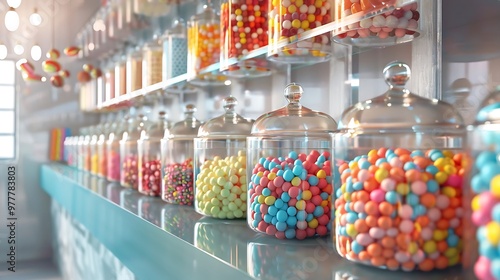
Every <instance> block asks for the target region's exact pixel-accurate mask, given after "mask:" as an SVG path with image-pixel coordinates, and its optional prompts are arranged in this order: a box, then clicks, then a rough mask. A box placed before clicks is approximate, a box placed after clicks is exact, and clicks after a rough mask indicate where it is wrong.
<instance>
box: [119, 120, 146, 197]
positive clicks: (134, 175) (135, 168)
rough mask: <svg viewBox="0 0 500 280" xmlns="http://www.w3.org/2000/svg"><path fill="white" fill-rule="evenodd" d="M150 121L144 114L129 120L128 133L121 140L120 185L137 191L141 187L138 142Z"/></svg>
mask: <svg viewBox="0 0 500 280" xmlns="http://www.w3.org/2000/svg"><path fill="white" fill-rule="evenodd" d="M147 125H148V121H147V118H146V117H145V116H144V115H143V114H139V115H138V116H137V117H135V118H132V119H130V120H129V124H128V128H127V131H125V132H124V133H123V134H122V139H121V140H120V184H121V185H122V186H123V187H125V188H132V189H134V190H137V189H138V187H139V164H138V158H137V156H138V151H137V140H139V139H140V137H141V132H142V131H143V130H144V129H145V128H146V127H147Z"/></svg>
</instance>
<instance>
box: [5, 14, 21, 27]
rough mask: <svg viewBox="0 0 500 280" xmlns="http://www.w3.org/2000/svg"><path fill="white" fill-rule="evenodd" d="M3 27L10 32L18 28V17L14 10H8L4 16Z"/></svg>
mask: <svg viewBox="0 0 500 280" xmlns="http://www.w3.org/2000/svg"><path fill="white" fill-rule="evenodd" d="M5 27H6V28H7V30H9V31H11V32H12V31H16V30H17V29H18V28H19V15H18V14H17V12H16V10H15V9H14V8H9V11H8V12H7V13H6V14H5Z"/></svg>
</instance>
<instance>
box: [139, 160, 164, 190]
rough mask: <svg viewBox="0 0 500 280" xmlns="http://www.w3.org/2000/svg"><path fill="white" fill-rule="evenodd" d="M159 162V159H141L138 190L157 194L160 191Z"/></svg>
mask: <svg viewBox="0 0 500 280" xmlns="http://www.w3.org/2000/svg"><path fill="white" fill-rule="evenodd" d="M160 170H161V163H160V161H159V160H150V161H143V163H142V164H141V173H140V174H139V180H140V181H139V192H140V193H143V194H145V195H149V196H159V195H160V191H161V188H160V187H161V171H160Z"/></svg>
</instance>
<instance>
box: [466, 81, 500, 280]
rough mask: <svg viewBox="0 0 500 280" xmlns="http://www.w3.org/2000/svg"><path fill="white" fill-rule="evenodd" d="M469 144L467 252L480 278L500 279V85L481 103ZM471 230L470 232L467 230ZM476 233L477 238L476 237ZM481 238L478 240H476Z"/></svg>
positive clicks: (484, 279) (482, 279) (481, 279)
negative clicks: (470, 161)
mask: <svg viewBox="0 0 500 280" xmlns="http://www.w3.org/2000/svg"><path fill="white" fill-rule="evenodd" d="M479 108H480V109H479V111H478V113H477V115H476V120H475V122H474V125H473V127H472V128H473V130H471V131H470V133H469V136H470V137H469V143H468V144H469V148H470V150H471V153H472V155H473V157H474V161H473V165H472V164H471V171H472V173H471V176H470V186H471V193H470V194H469V195H468V196H467V198H469V199H470V200H467V199H466V200H465V201H469V202H470V204H471V221H472V223H473V224H472V225H471V226H470V227H467V228H464V230H471V231H474V230H476V231H475V232H473V233H471V234H470V236H471V238H470V240H468V241H470V242H468V244H466V245H467V247H468V248H467V251H466V252H464V254H467V256H470V257H471V261H475V265H474V272H475V274H476V277H477V278H478V279H480V280H486V279H500V256H499V254H498V251H499V250H498V248H499V234H500V157H499V155H500V87H498V88H497V89H496V90H495V91H493V92H491V93H490V94H489V95H488V96H487V97H486V98H485V100H484V101H483V102H482V104H481V105H480V106H479ZM467 233H468V232H467ZM474 235H475V236H476V238H474ZM475 240H477V241H476V242H474V241H475Z"/></svg>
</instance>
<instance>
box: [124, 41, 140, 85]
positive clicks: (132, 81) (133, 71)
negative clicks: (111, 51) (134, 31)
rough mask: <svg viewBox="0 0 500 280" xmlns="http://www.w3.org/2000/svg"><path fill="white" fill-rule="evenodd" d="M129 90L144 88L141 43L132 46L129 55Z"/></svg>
mask: <svg viewBox="0 0 500 280" xmlns="http://www.w3.org/2000/svg"><path fill="white" fill-rule="evenodd" d="M126 72H127V92H133V91H136V90H138V89H141V88H142V51H141V47H140V45H137V46H136V47H134V48H131V50H130V51H129V54H128V57H127V70H126Z"/></svg>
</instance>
